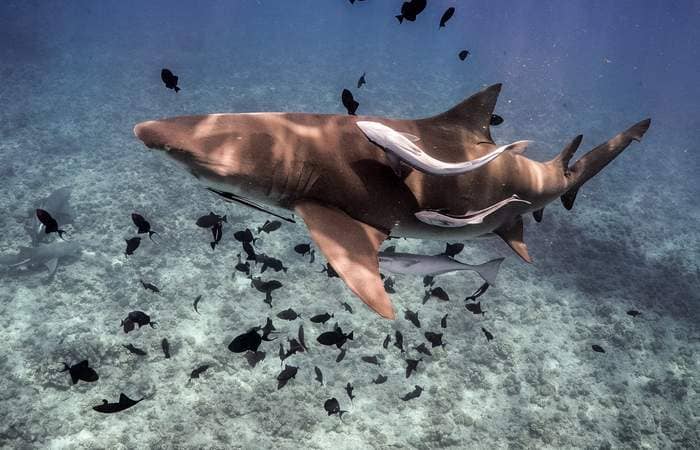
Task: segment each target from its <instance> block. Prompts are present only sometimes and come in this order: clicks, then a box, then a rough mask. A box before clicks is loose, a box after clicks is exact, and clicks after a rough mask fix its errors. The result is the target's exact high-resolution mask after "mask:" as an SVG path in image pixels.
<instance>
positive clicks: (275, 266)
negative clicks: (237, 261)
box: [255, 254, 287, 273]
mask: <svg viewBox="0 0 700 450" xmlns="http://www.w3.org/2000/svg"><path fill="white" fill-rule="evenodd" d="M258 256H261V255H258ZM262 256H263V258H262V268H261V269H260V273H262V272H265V270H266V269H267V268H268V267H269V268H271V269H272V270H274V271H275V272H279V271H280V270H281V271H283V272H284V273H287V267H284V264H283V263H282V261H280V260H279V259H277V258H273V257H272V256H267V255H265V254H263V255H262ZM255 260H256V261H257V260H258V258H257V257H256V258H255Z"/></svg>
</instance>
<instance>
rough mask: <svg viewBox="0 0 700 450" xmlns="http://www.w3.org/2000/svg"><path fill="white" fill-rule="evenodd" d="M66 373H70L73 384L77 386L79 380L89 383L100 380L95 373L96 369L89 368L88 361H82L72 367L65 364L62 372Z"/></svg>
mask: <svg viewBox="0 0 700 450" xmlns="http://www.w3.org/2000/svg"><path fill="white" fill-rule="evenodd" d="M66 371H68V373H69V374H70V378H71V381H72V382H73V384H76V383H77V382H78V380H83V381H86V382H88V383H92V382H95V381H97V380H98V379H99V378H100V377H99V375H97V372H95V369H93V368H91V367H89V363H88V360H87V359H86V360H83V361H80V362H79V363H78V364H74V365H72V366H69V365H68V364H66V363H63V370H61V372H66Z"/></svg>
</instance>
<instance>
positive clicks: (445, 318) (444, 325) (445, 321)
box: [440, 314, 449, 328]
mask: <svg viewBox="0 0 700 450" xmlns="http://www.w3.org/2000/svg"><path fill="white" fill-rule="evenodd" d="M447 316H449V314H445V315H444V316H442V319H440V326H441V327H442V328H447Z"/></svg>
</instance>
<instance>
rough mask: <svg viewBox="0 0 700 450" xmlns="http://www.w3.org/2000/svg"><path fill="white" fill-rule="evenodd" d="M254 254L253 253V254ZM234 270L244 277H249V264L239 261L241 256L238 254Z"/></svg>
mask: <svg viewBox="0 0 700 450" xmlns="http://www.w3.org/2000/svg"><path fill="white" fill-rule="evenodd" d="M253 254H255V253H253ZM236 270H237V271H239V272H243V273H244V274H246V275H250V263H249V262H247V261H246V262H243V261H241V254H240V253H239V254H238V264H236Z"/></svg>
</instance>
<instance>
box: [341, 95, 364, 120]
mask: <svg viewBox="0 0 700 450" xmlns="http://www.w3.org/2000/svg"><path fill="white" fill-rule="evenodd" d="M340 99H341V100H342V102H343V106H345V109H347V110H348V114H349V115H351V116H354V115H355V111H357V107H358V106H360V104H359V103H357V101H355V98H354V97H353V96H352V92H350V91H348V90H347V89H343V93H342V95H341V96H340Z"/></svg>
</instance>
